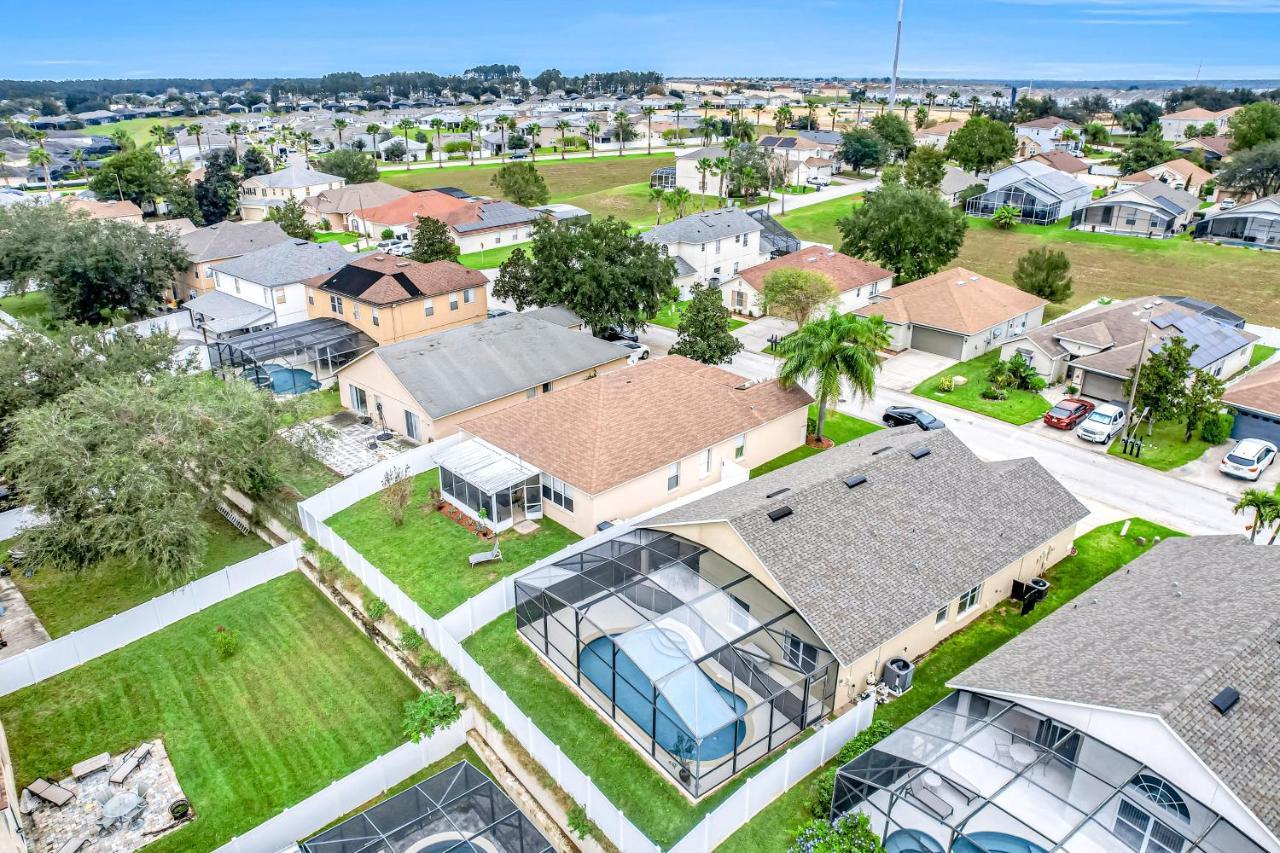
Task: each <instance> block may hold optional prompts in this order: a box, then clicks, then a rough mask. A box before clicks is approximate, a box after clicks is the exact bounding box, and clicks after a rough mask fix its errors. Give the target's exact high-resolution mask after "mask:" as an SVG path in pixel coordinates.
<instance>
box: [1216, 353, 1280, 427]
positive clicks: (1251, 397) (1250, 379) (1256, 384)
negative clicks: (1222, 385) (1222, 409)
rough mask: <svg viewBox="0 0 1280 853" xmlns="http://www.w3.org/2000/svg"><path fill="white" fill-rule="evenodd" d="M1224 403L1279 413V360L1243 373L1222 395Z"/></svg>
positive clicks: (1256, 410) (1273, 413)
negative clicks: (1242, 376)
mask: <svg viewBox="0 0 1280 853" xmlns="http://www.w3.org/2000/svg"><path fill="white" fill-rule="evenodd" d="M1222 401H1223V402H1224V403H1231V404H1232V405H1234V406H1242V407H1244V408H1246V409H1252V410H1254V411H1255V412H1266V413H1267V414H1270V415H1280V362H1277V363H1275V364H1272V365H1270V366H1268V367H1264V368H1262V369H1260V370H1255V371H1253V372H1251V373H1247V374H1245V377H1244V378H1243V379H1241V380H1240V381H1239V382H1237V383H1235V384H1234V385H1232V386H1231V387H1230V388H1228V389H1227V392H1226V393H1225V394H1223V395H1222Z"/></svg>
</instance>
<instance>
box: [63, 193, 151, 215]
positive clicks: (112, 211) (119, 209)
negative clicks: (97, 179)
mask: <svg viewBox="0 0 1280 853" xmlns="http://www.w3.org/2000/svg"><path fill="white" fill-rule="evenodd" d="M62 203H63V204H65V205H66V206H67V209H68V210H70V211H74V212H76V213H85V214H88V216H89V218H90V219H124V218H126V217H132V216H142V208H140V207H138V206H137V205H136V204H134V203H133V202H131V201H129V200H128V199H125V200H123V201H116V200H109V201H98V200H97V199H92V198H79V197H78V196H71V197H69V198H67V199H65V200H62Z"/></svg>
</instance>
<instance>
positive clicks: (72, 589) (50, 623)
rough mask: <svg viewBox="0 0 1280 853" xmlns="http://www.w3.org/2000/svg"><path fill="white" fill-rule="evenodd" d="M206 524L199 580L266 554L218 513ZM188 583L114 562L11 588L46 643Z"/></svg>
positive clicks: (1, 548) (50, 572) (42, 573)
mask: <svg viewBox="0 0 1280 853" xmlns="http://www.w3.org/2000/svg"><path fill="white" fill-rule="evenodd" d="M205 523H206V525H207V527H208V529H209V541H208V546H207V547H206V548H205V555H204V562H203V563H202V564H201V567H200V574H199V575H198V576H199V577H203V576H205V575H208V574H212V573H213V572H216V571H217V570H218V569H221V568H223V567H224V566H230V565H232V564H234V563H238V562H240V561H241V560H246V559H248V558H249V557H252V556H253V555H254V554H260V553H262V552H263V551H265V550H267V543H266V542H264V541H262V540H261V539H259V538H258V537H257V536H246V535H244V534H243V533H241V532H240V531H238V530H236V529H235V528H234V527H232V526H231V525H230V524H228V523H227V521H226V519H224V518H223V517H222V516H220V515H218V514H217V513H210V514H209V515H208V516H207V517H206V518H205ZM7 556H8V548H7V547H6V546H5V545H4V544H0V562H3V561H4V559H5V558H6V557H7ZM192 580H195V578H188V579H186V580H184V581H177V582H168V583H157V582H156V581H155V580H154V579H153V578H152V576H151V573H150V572H149V571H148V569H147V567H146V566H145V565H144V564H142V563H132V564H131V563H128V562H126V561H125V560H117V559H112V560H108V561H106V562H104V563H102V564H101V565H99V566H96V567H95V568H92V569H87V570H85V571H83V572H79V573H74V572H61V571H58V570H56V569H40V570H38V571H37V572H36V573H35V574H34V575H33V576H31V577H24V576H23V575H22V572H15V573H14V575H13V582H14V583H15V584H17V586H18V588H19V589H20V590H22V595H23V597H24V598H26V600H27V603H28V604H30V605H31V609H32V610H33V611H34V612H35V614H36V616H37V617H39V619H40V621H41V622H42V623H43V624H44V627H45V630H46V631H48V632H49V636H51V637H61V636H62V635H64V634H69V633H71V632H72V631H78V630H79V629H81V628H85V627H87V626H89V625H92V624H94V623H95V622H100V621H102V620H103V619H106V618H107V617H108V616H114V615H115V614H117V613H123V612H124V611H126V610H128V609H129V608H131V607H136V606H137V605H139V604H141V603H143V602H144V601H147V600H149V599H152V598H155V597H156V596H157V595H161V594H162V593H166V592H169V591H170V590H173V589H176V588H178V587H180V586H182V585H183V584H185V583H189V582H190V581H192Z"/></svg>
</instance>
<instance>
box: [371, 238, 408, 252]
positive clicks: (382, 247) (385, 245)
mask: <svg viewBox="0 0 1280 853" xmlns="http://www.w3.org/2000/svg"><path fill="white" fill-rule="evenodd" d="M403 242H404V240H400V239H398V238H392V239H390V240H379V241H378V243H377V247H378V251H380V252H390V251H391V250H392V249H394V248H396V247H397V246H399V245H400V244H401V243H403Z"/></svg>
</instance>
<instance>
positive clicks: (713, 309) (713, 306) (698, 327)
mask: <svg viewBox="0 0 1280 853" xmlns="http://www.w3.org/2000/svg"><path fill="white" fill-rule="evenodd" d="M740 352H742V341H740V340H738V339H737V338H735V337H734V336H733V335H732V334H730V330H729V309H728V308H726V307H724V302H723V300H722V297H721V294H720V288H718V287H707V286H706V285H704V284H702V283H698V284H695V285H694V286H693V290H692V293H691V295H690V299H689V304H688V306H687V307H686V308H685V310H684V314H683V315H681V317H680V324H679V329H678V337H677V338H676V342H675V344H674V345H673V346H672V347H671V354H672V355H682V356H684V357H685V358H691V359H693V360H694V361H700V362H702V363H703V364H723V363H724V362H726V361H728V360H729V359H731V358H733V357H734V356H735V355H737V354H738V353H740Z"/></svg>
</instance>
